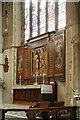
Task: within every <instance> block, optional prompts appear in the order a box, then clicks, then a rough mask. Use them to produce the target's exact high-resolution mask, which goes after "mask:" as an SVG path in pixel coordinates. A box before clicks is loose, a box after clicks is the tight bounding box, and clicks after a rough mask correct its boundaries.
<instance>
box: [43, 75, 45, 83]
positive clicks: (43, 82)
mask: <svg viewBox="0 0 80 120" xmlns="http://www.w3.org/2000/svg"><path fill="white" fill-rule="evenodd" d="M44 75H45V74H44V73H43V84H44Z"/></svg>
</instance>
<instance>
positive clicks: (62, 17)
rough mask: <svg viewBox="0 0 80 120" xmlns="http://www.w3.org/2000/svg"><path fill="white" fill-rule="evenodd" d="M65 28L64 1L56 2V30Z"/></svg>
mask: <svg viewBox="0 0 80 120" xmlns="http://www.w3.org/2000/svg"><path fill="white" fill-rule="evenodd" d="M65 26H66V0H64V1H63V0H59V2H58V29H61V28H64V27H65Z"/></svg>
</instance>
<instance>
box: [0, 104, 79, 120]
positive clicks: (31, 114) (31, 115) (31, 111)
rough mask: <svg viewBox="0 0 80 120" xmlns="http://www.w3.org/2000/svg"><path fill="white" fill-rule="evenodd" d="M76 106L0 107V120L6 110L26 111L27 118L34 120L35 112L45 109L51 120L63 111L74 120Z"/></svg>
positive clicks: (56, 118) (3, 118)
mask: <svg viewBox="0 0 80 120" xmlns="http://www.w3.org/2000/svg"><path fill="white" fill-rule="evenodd" d="M76 109H77V107H76V106H62V107H46V108H28V109H27V108H9V107H8V108H1V109H0V111H1V112H2V118H0V120H5V113H6V112H8V111H24V112H25V113H26V117H28V119H29V120H34V119H35V117H36V114H37V113H38V112H42V111H47V112H50V113H51V115H52V117H53V120H58V118H59V117H60V115H62V113H63V111H67V112H69V114H70V119H71V120H76Z"/></svg>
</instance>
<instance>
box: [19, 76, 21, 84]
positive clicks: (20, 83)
mask: <svg viewBox="0 0 80 120" xmlns="http://www.w3.org/2000/svg"><path fill="white" fill-rule="evenodd" d="M19 79H20V81H19V82H20V85H21V75H20V77H19Z"/></svg>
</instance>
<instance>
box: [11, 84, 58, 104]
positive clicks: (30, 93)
mask: <svg viewBox="0 0 80 120" xmlns="http://www.w3.org/2000/svg"><path fill="white" fill-rule="evenodd" d="M55 92H56V90H55V85H46V84H45V85H43V84H42V85H41V84H40V85H24V86H22V85H21V86H20V85H16V86H14V87H13V103H17V102H22V103H25V102H38V101H52V99H53V97H54V98H55V100H56V99H57V98H56V93H55Z"/></svg>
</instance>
